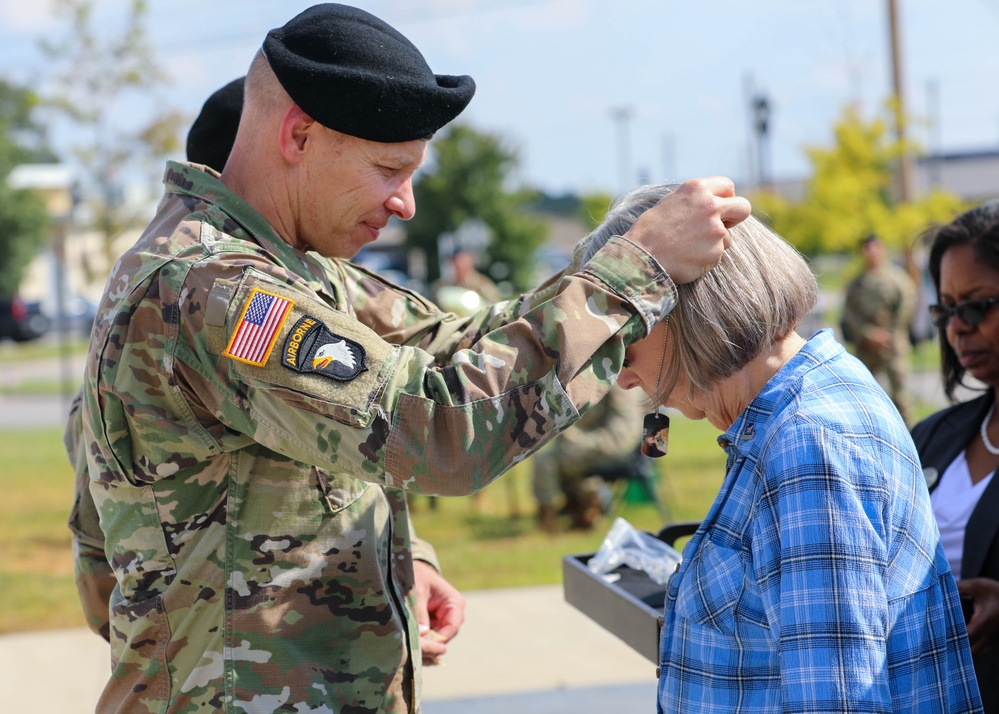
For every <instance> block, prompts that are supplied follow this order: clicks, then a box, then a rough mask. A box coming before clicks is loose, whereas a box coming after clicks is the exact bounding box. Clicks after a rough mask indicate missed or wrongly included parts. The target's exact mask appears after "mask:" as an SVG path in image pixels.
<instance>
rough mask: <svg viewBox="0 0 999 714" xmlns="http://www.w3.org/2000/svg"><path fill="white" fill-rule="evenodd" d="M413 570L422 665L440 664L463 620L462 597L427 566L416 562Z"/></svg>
mask: <svg viewBox="0 0 999 714" xmlns="http://www.w3.org/2000/svg"><path fill="white" fill-rule="evenodd" d="M413 571H414V575H415V578H416V617H417V620H418V622H419V627H420V652H421V653H422V655H423V664H425V665H433V664H440V658H441V657H442V656H444V653H445V652H447V643H448V642H449V641H450V640H451V638H452V637H454V636H455V635H457V634H458V630H459V629H460V628H461V624H462V623H463V622H464V621H465V598H464V597H462V595H461V593H460V592H458V591H457V590H456V589H455V588H454V586H453V585H451V583H449V582H448V581H447V580H445V579H444V576H442V575H441V574H440V573H438V572H437V570H436V569H435V568H434V567H433V566H432V565H430V564H429V563H426V562H424V561H422V560H416V561H414V562H413Z"/></svg>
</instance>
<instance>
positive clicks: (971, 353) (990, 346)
mask: <svg viewBox="0 0 999 714" xmlns="http://www.w3.org/2000/svg"><path fill="white" fill-rule="evenodd" d="M997 296H999V271H997V270H995V269H994V268H992V267H991V266H990V265H988V264H986V263H985V262H984V261H982V260H978V259H977V258H976V257H975V253H974V250H973V249H972V247H971V246H970V245H959V246H954V247H953V248H950V249H949V250H948V251H947V252H946V253H944V254H943V257H942V258H941V260H940V304H941V305H944V306H947V307H951V306H953V305H957V304H958V303H962V302H964V301H966V300H986V299H988V298H994V297H997ZM946 336H947V342H948V343H950V346H951V347H952V348H954V352H955V353H956V354H957V358H958V360H959V361H960V363H961V366H962V367H964V368H965V369H966V370H967V371H968V373H969V374H970V375H971V376H972V377H974V378H975V379H977V380H979V381H981V382H984V383H985V384H988V385H989V386H991V387H996V386H999V306H995V307H992V308H991V309H989V310H988V311H987V312H986V313H985V319H983V320H982V321H981V322H980V323H978V324H977V325H971V324H969V323H968V322H966V321H965V320H963V319H961V316H960V313H958V314H955V315H953V316H951V318H950V319H949V320H948V321H947V326H946Z"/></svg>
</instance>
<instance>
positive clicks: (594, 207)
mask: <svg viewBox="0 0 999 714" xmlns="http://www.w3.org/2000/svg"><path fill="white" fill-rule="evenodd" d="M613 203H614V196H612V195H611V194H609V193H588V194H586V195H584V196H583V197H582V199H581V202H580V209H579V219H580V220H581V221H582V222H583V225H584V226H586V230H587V232H589V231H592V230H593V229H594V228H596V227H597V226H599V225H600V224H601V223H603V220H604V218H606V217H607V211H609V210H610V207H611V205H612V204H613Z"/></svg>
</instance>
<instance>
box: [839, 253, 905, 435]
mask: <svg viewBox="0 0 999 714" xmlns="http://www.w3.org/2000/svg"><path fill="white" fill-rule="evenodd" d="M915 299H916V292H915V286H914V284H913V282H912V280H911V279H910V278H909V275H908V273H906V272H905V271H903V270H902V269H901V268H898V267H896V266H894V265H891V264H890V263H886V264H885V265H882V266H881V267H879V268H877V269H876V270H865V271H864V272H862V273H860V275H858V276H857V277H855V278H854V279H853V280H852V281H850V284H849V285H848V286H847V290H846V299H845V302H844V305H843V321H842V322H843V328H844V330H845V332H846V333H848V334H849V336H850V340H849V341H850V342H852V343H853V344H854V348H855V349H854V352H855V353H856V355H857V358H858V359H859V360H860V361H861V362H863V363H864V365H865V366H866V367H867V368H868V369H869V370H870V371H871V374H873V375H875V376H878V375H884V376H885V377H886V378H887V380H888V390H889V393H890V395H891V399H892V401H893V402H894V403H895V406H896V407H897V408H898V410H899V412H900V413H901V414H902V418H903V419H904V420H905V421H906V422H907V423H908V422H909V419H910V417H911V415H912V408H911V404H910V399H909V393H908V383H909V354H910V352H911V350H912V344H911V342H910V341H909V322H910V321H911V319H912V310H913V305H914V303H915ZM875 327H880V328H884V329H885V330H888V331H889V332H891V333H892V338H893V339H892V344H891V346H890V347H889V348H888V349H879V348H876V347H874V346H873V345H870V344H868V343H867V341H866V340H867V338H868V336H869V334H870V332H871V330H872V328H875Z"/></svg>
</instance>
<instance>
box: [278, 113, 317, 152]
mask: <svg viewBox="0 0 999 714" xmlns="http://www.w3.org/2000/svg"><path fill="white" fill-rule="evenodd" d="M318 127H319V124H317V123H316V121H315V119H313V118H312V117H310V116H309V115H308V114H306V113H305V112H304V111H302V108H301V107H299V106H298V105H297V104H295V103H292V104H290V105H289V106H288V109H287V110H285V113H284V114H283V115H282V116H281V124H280V126H279V127H278V148H279V149H280V150H281V156H283V157H284V159H285V161H287V162H288V163H290V164H297V163H299V162H301V161H302V159H303V158H304V157H305V152H306V147H307V146H308V144H309V142H310V141H315V137H314V134H315V130H316V129H317V128H318Z"/></svg>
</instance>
